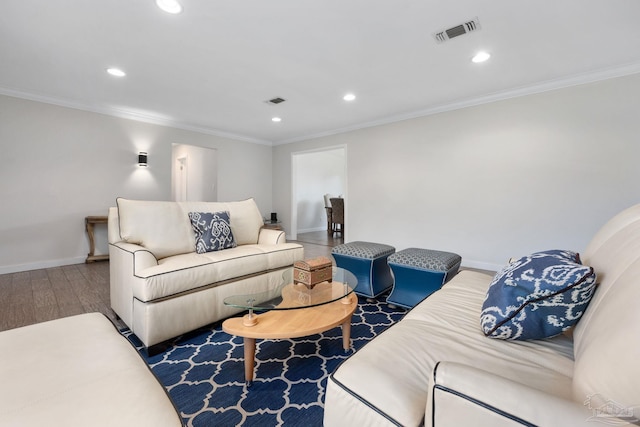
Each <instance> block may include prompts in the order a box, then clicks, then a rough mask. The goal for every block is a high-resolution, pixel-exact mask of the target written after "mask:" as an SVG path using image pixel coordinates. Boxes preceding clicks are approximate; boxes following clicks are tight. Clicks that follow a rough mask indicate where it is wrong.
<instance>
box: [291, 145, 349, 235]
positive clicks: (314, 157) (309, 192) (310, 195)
mask: <svg viewBox="0 0 640 427" xmlns="http://www.w3.org/2000/svg"><path fill="white" fill-rule="evenodd" d="M295 157H296V161H295V167H296V171H295V172H294V176H295V177H296V183H297V185H296V190H295V195H296V202H297V217H298V221H297V225H298V226H297V232H298V233H306V232H309V231H318V230H326V229H327V214H326V211H325V209H324V195H325V194H327V193H328V194H332V195H334V196H337V195H339V194H343V193H344V186H345V176H344V175H345V156H344V148H339V149H328V150H322V151H313V152H305V153H297V154H295Z"/></svg>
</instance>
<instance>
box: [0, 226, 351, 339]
mask: <svg viewBox="0 0 640 427" xmlns="http://www.w3.org/2000/svg"><path fill="white" fill-rule="evenodd" d="M334 236H335V237H332V236H329V235H328V234H327V232H326V231H321V232H314V233H304V234H299V235H298V240H297V242H298V243H300V244H302V245H303V246H304V250H305V258H314V257H317V256H326V257H330V256H331V248H332V247H333V246H335V245H337V244H340V243H342V238H340V237H337V236H339V234H335V235H334ZM95 311H98V312H100V313H104V314H105V315H107V316H108V317H109V318H110V319H111V320H112V321H113V322H114V323H116V325H118V326H124V325H123V324H122V322H121V321H120V320H118V319H117V316H116V315H115V313H114V312H113V310H111V306H110V303H109V262H108V261H100V262H94V263H91V264H74V265H68V266H64V267H55V268H46V269H41V270H31V271H24V272H20V273H10V274H3V275H0V331H5V330H7V329H14V328H18V327H20V326H26V325H31V324H34V323H40V322H44V321H47V320H53V319H58V318H61V317H67V316H72V315H75V314H81V313H89V312H95Z"/></svg>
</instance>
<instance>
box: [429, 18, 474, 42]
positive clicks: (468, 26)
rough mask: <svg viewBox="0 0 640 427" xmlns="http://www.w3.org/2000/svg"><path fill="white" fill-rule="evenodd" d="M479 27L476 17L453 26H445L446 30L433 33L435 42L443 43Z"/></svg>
mask: <svg viewBox="0 0 640 427" xmlns="http://www.w3.org/2000/svg"><path fill="white" fill-rule="evenodd" d="M479 29H480V22H479V21H478V18H474V19H472V20H471V21H467V22H465V23H463V24H460V25H456V26H455V27H451V28H447V29H446V30H442V31H438V32H437V33H435V34H433V37H434V38H435V39H436V42H437V43H444V42H446V41H447V40H451V39H453V38H455V37H458V36H462V35H464V34H467V33H470V32H472V31H477V30H479Z"/></svg>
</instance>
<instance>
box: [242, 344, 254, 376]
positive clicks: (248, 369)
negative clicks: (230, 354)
mask: <svg viewBox="0 0 640 427" xmlns="http://www.w3.org/2000/svg"><path fill="white" fill-rule="evenodd" d="M255 360H256V339H255V338H245V339H244V380H245V382H246V384H247V386H250V385H251V383H252V382H253V368H254V367H255Z"/></svg>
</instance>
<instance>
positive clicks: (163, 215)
mask: <svg viewBox="0 0 640 427" xmlns="http://www.w3.org/2000/svg"><path fill="white" fill-rule="evenodd" d="M117 204H118V217H119V219H118V224H119V228H120V238H121V239H122V241H124V242H127V243H135V244H138V245H141V246H144V247H145V248H146V249H148V250H149V251H150V252H151V253H153V255H154V256H155V257H156V258H157V259H162V258H166V257H168V256H172V255H179V254H185V253H189V252H194V241H193V229H192V228H191V221H190V220H189V212H221V211H226V212H229V219H230V225H231V231H232V232H233V236H234V238H235V241H236V244H238V245H247V244H255V243H257V242H258V235H259V234H260V228H261V227H262V226H263V225H264V221H263V219H262V215H261V214H260V211H259V210H258V206H257V205H256V202H255V201H254V200H253V199H247V200H242V201H237V202H164V201H144V200H128V199H123V198H118V199H117Z"/></svg>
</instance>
